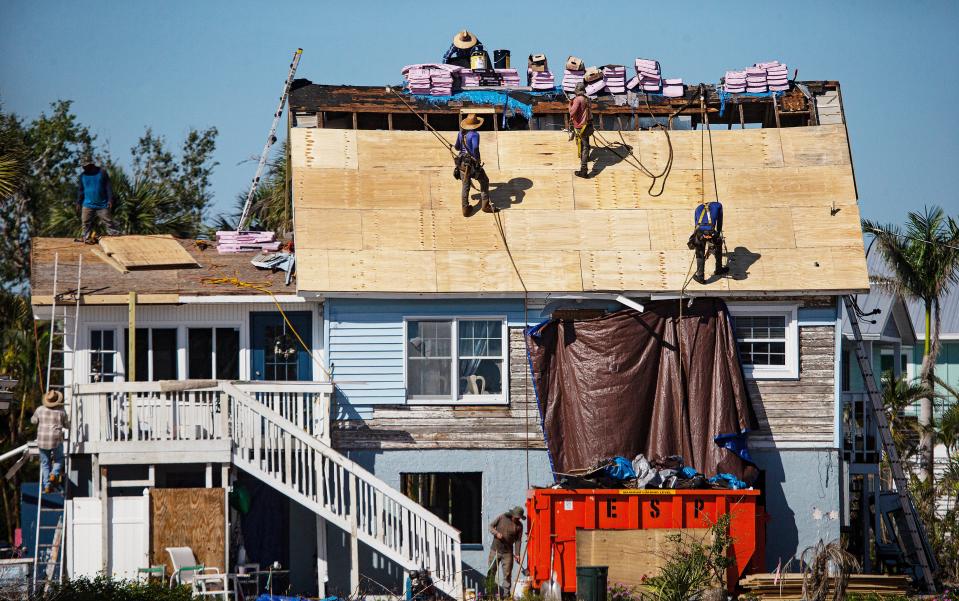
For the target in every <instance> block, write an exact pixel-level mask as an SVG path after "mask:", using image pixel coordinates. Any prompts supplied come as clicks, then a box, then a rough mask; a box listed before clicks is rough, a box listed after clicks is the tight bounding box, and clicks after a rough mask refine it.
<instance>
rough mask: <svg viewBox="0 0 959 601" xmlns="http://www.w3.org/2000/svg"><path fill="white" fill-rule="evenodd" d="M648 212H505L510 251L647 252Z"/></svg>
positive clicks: (504, 221) (504, 219)
mask: <svg viewBox="0 0 959 601" xmlns="http://www.w3.org/2000/svg"><path fill="white" fill-rule="evenodd" d="M646 214H647V212H646V211H642V210H636V209H634V210H624V211H598V210H593V211H570V212H557V211H504V212H503V213H502V215H503V223H504V229H505V230H506V236H507V237H506V239H507V240H508V241H510V247H511V248H512V249H513V250H529V251H540V252H544V251H555V250H570V251H575V250H649V248H650V244H649V226H648V223H647V217H646Z"/></svg>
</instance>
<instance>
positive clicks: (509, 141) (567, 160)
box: [483, 131, 579, 171]
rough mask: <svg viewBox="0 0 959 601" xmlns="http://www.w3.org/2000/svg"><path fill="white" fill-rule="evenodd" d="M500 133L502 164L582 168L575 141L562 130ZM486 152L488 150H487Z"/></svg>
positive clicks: (535, 167)
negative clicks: (571, 140) (577, 156)
mask: <svg viewBox="0 0 959 601" xmlns="http://www.w3.org/2000/svg"><path fill="white" fill-rule="evenodd" d="M497 136H498V142H499V145H498V148H499V158H498V160H499V166H500V167H501V168H503V169H524V170H528V171H535V170H543V169H546V170H550V171H555V170H556V169H562V170H569V171H575V170H576V169H578V168H579V159H577V158H576V145H575V143H574V142H570V140H569V134H566V133H564V132H559V131H512V132H510V131H506V132H500V133H498V134H497ZM483 152H484V156H485V153H486V151H485V150H484V151H483Z"/></svg>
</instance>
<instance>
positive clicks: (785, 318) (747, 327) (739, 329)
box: [730, 306, 799, 379]
mask: <svg viewBox="0 0 959 601" xmlns="http://www.w3.org/2000/svg"><path fill="white" fill-rule="evenodd" d="M730 310H731V312H732V314H733V325H734V327H735V335H736V344H737V346H738V348H739V357H740V360H741V361H742V364H743V372H744V373H745V375H746V377H747V378H754V379H764V378H768V379H784V378H798V377H799V332H798V326H797V322H796V308H795V307H788V308H787V307H784V308H782V309H779V308H772V307H763V306H748V307H747V306H740V307H736V308H731V309H730Z"/></svg>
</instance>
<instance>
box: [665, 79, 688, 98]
mask: <svg viewBox="0 0 959 601" xmlns="http://www.w3.org/2000/svg"><path fill="white" fill-rule="evenodd" d="M685 92H686V89H685V87H684V86H683V80H682V78H679V77H676V78H671V79H664V80H663V96H666V97H667V98H680V97H682V96H683V94H685Z"/></svg>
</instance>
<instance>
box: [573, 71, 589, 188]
mask: <svg viewBox="0 0 959 601" xmlns="http://www.w3.org/2000/svg"><path fill="white" fill-rule="evenodd" d="M569 120H570V123H571V124H572V126H573V133H574V135H575V136H576V152H577V153H578V155H579V171H577V172H576V175H577V176H579V177H589V168H588V167H587V162H588V161H589V151H590V145H589V137H590V136H591V135H592V134H593V113H592V111H591V110H590V106H589V98H587V97H586V84H584V83H583V82H579V83H578V84H576V96H574V97H573V100H572V101H571V102H570V103H569Z"/></svg>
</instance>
